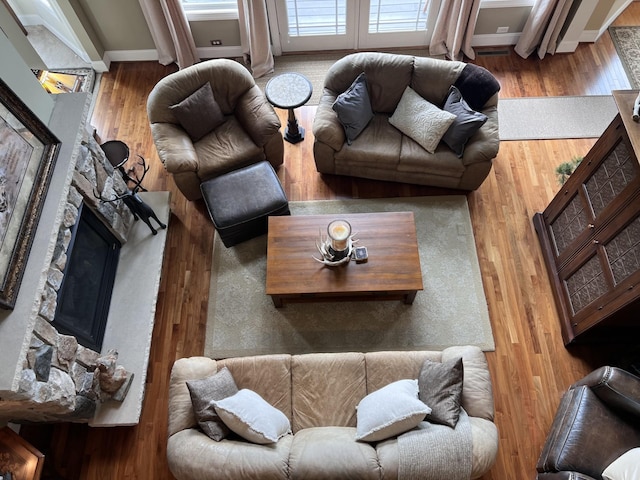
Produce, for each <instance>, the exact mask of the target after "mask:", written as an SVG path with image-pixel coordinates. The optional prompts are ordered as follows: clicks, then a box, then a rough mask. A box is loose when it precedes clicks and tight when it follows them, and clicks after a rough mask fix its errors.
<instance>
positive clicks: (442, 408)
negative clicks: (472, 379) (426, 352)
mask: <svg viewBox="0 0 640 480" xmlns="http://www.w3.org/2000/svg"><path fill="white" fill-rule="evenodd" d="M463 376H464V371H463V367H462V358H457V359H451V360H447V361H446V362H442V363H440V362H432V361H430V360H425V362H424V364H423V365H422V369H421V370H420V376H419V377H418V387H419V389H420V393H419V394H418V397H419V398H420V400H422V401H423V402H424V403H426V404H427V405H428V406H429V407H430V408H431V412H430V413H428V414H427V417H426V420H427V421H429V422H433V423H440V424H442V425H446V426H448V427H451V428H455V426H456V424H457V423H458V418H459V416H460V399H461V397H462V380H463Z"/></svg>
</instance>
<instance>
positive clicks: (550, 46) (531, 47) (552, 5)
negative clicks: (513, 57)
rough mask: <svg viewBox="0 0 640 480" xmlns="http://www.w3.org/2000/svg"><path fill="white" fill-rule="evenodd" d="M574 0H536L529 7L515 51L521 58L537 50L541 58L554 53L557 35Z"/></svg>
mask: <svg viewBox="0 0 640 480" xmlns="http://www.w3.org/2000/svg"><path fill="white" fill-rule="evenodd" d="M573 1H574V0H538V1H537V2H536V4H535V5H534V6H533V8H532V9H531V13H530V14H529V17H528V18H527V23H526V24H525V26H524V29H523V30H522V35H521V36H520V39H519V40H518V43H517V44H516V46H515V49H514V50H515V51H516V53H517V54H518V55H520V56H521V57H523V58H527V57H529V55H531V54H532V53H533V52H535V51H537V52H538V57H540V58H541V59H542V58H544V56H545V55H546V54H547V53H550V54H552V55H553V54H554V53H555V51H556V48H557V46H558V37H559V35H560V32H561V30H562V27H563V26H564V23H565V21H566V20H567V16H568V15H569V10H570V9H571V6H572V5H573Z"/></svg>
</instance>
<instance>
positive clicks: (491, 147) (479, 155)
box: [462, 106, 500, 166]
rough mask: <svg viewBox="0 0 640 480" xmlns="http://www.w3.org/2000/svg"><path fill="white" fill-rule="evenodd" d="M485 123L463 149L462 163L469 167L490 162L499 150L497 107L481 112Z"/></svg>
mask: <svg viewBox="0 0 640 480" xmlns="http://www.w3.org/2000/svg"><path fill="white" fill-rule="evenodd" d="M482 113H484V114H485V115H486V116H487V121H486V122H485V124H484V125H483V126H482V127H481V128H480V130H478V131H477V132H476V133H475V135H473V136H472V137H471V138H470V139H469V141H468V142H467V145H466V146H465V148H464V156H463V157H462V163H463V164H464V165H465V166H469V165H471V164H474V163H483V162H491V161H492V160H493V159H494V158H495V157H496V156H497V155H498V151H499V149H500V132H499V126H498V110H497V107H495V106H491V107H487V108H485V109H484V110H482Z"/></svg>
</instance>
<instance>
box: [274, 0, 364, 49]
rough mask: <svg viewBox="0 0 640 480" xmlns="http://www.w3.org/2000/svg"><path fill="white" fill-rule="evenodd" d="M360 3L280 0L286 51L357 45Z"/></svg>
mask: <svg viewBox="0 0 640 480" xmlns="http://www.w3.org/2000/svg"><path fill="white" fill-rule="evenodd" d="M356 3H357V2H354V1H352V0H349V1H347V0H320V1H318V0H277V1H276V10H277V19H278V30H279V39H280V45H281V47H282V51H283V52H297V51H307V50H348V49H352V48H354V46H353V45H354V44H355V32H356V25H357V10H356V8H355V6H356Z"/></svg>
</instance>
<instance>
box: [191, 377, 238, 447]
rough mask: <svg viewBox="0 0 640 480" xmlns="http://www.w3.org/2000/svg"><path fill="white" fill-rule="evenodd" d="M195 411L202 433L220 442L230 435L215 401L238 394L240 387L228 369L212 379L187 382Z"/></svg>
mask: <svg viewBox="0 0 640 480" xmlns="http://www.w3.org/2000/svg"><path fill="white" fill-rule="evenodd" d="M187 388H188V389H189V394H190V395H191V403H192V404H193V411H194V413H195V415H196V420H198V425H199V426H200V428H201V429H202V431H203V432H204V433H205V434H206V435H207V436H209V437H211V438H213V439H214V440H215V441H217V442H219V441H220V440H222V439H223V438H225V437H226V436H227V435H229V428H228V427H227V426H226V425H225V424H224V423H223V421H222V420H221V419H220V417H219V416H218V414H217V413H216V410H215V407H214V406H213V402H214V401H218V400H223V399H225V398H227V397H230V396H231V395H235V394H236V393H238V387H237V386H236V382H235V381H234V380H233V376H232V375H231V372H230V371H229V369H228V368H226V367H225V368H223V369H222V370H220V371H218V372H217V373H215V374H214V375H211V376H210V377H206V378H202V379H199V380H189V381H187Z"/></svg>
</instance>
